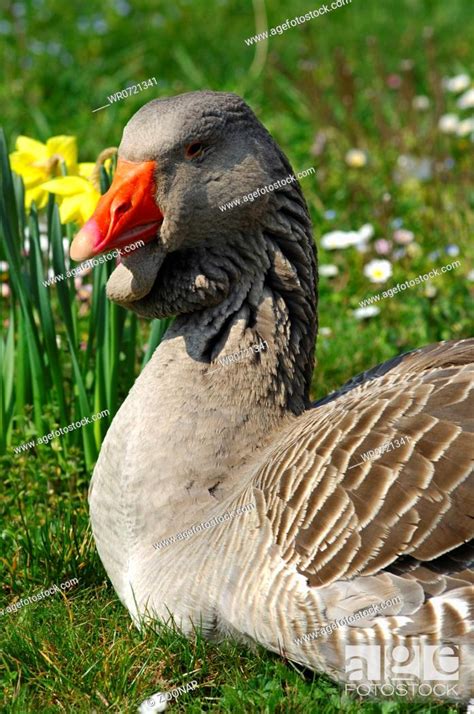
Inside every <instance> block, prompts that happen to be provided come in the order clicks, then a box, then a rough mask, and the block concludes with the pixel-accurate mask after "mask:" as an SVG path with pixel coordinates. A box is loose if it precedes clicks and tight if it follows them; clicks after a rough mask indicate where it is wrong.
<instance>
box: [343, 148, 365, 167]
mask: <svg viewBox="0 0 474 714" xmlns="http://www.w3.org/2000/svg"><path fill="white" fill-rule="evenodd" d="M346 164H347V165H348V166H350V167H351V168H352V169H361V168H362V167H363V166H365V165H366V164H367V154H366V153H365V151H362V149H349V151H348V152H347V154H346Z"/></svg>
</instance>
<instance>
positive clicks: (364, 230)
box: [357, 223, 375, 241]
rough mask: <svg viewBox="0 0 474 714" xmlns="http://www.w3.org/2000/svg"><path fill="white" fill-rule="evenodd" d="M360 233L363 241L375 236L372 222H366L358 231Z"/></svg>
mask: <svg viewBox="0 0 474 714" xmlns="http://www.w3.org/2000/svg"><path fill="white" fill-rule="evenodd" d="M357 232H358V234H359V235H360V238H361V240H362V241H366V240H370V239H371V238H373V236H374V233H375V231H374V227H373V225H372V224H371V223H364V225H363V226H362V227H361V228H359V230H358V231H357Z"/></svg>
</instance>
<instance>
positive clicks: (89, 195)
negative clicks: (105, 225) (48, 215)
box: [42, 164, 100, 225]
mask: <svg viewBox="0 0 474 714" xmlns="http://www.w3.org/2000/svg"><path fill="white" fill-rule="evenodd" d="M86 166H87V164H86ZM91 166H92V168H93V167H94V164H91ZM79 167H80V170H82V171H83V173H86V175H87V174H88V175H90V173H89V170H88V169H84V167H82V168H81V165H79ZM42 188H43V189H44V190H45V191H49V192H50V193H54V194H55V195H56V196H59V216H60V218H61V223H70V222H71V221H76V223H79V224H80V225H82V224H83V223H85V222H86V221H87V220H88V219H89V218H90V217H91V216H92V214H93V213H94V209H95V207H96V206H97V203H98V201H99V198H100V193H99V191H97V189H96V188H95V187H94V185H93V184H92V183H91V182H90V181H88V180H87V179H86V178H84V177H83V176H62V177H61V178H54V179H51V181H46V183H44V184H43V185H42Z"/></svg>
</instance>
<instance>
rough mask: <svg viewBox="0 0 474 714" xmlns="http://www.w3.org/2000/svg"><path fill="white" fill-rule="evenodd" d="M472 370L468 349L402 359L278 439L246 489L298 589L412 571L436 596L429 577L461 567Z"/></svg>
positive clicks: (472, 345) (469, 511)
mask: <svg viewBox="0 0 474 714" xmlns="http://www.w3.org/2000/svg"><path fill="white" fill-rule="evenodd" d="M473 362H474V340H462V341H457V342H447V343H441V344H438V345H433V346H429V347H426V348H423V349H420V350H416V351H414V352H411V353H408V354H406V355H403V356H401V357H398V358H396V359H395V360H392V361H390V362H387V363H385V364H382V365H380V366H379V367H376V368H374V369H373V370H370V371H369V372H366V373H364V374H362V375H360V376H359V377H356V378H354V379H353V380H351V381H350V382H348V383H347V384H346V385H344V387H342V388H341V389H340V390H339V391H338V392H336V393H334V394H332V395H330V396H329V397H327V398H326V399H324V400H322V401H321V402H319V403H316V404H315V405H314V407H313V408H312V409H310V410H309V411H308V412H305V414H304V415H302V416H301V417H299V418H298V419H296V420H295V425H294V426H293V427H292V429H291V430H290V431H288V432H286V434H285V436H284V437H282V438H281V439H280V441H279V443H278V444H277V446H276V447H275V448H274V449H273V451H272V454H271V455H270V458H268V459H267V460H266V462H265V465H264V466H262V467H261V468H260V469H259V471H258V472H257V474H256V475H255V478H254V480H253V484H252V486H253V488H254V493H255V496H256V501H257V506H258V509H259V514H260V517H261V519H262V520H261V523H262V525H266V526H270V528H271V530H272V534H273V537H272V540H273V542H274V543H275V544H276V545H277V546H278V547H279V549H280V553H281V556H282V558H283V559H284V560H285V561H286V562H287V563H288V564H289V565H292V566H293V567H296V570H297V572H298V573H300V574H302V575H304V576H305V577H306V578H307V581H308V584H309V586H311V587H315V588H320V587H322V586H325V587H326V586H328V585H330V584H331V583H333V582H335V581H336V580H337V581H340V580H346V581H347V580H352V579H354V578H357V577H359V576H375V575H377V574H379V575H380V574H382V575H383V576H384V577H387V576H388V573H394V574H403V577H406V575H405V574H406V573H413V571H414V570H415V569H417V572H418V574H419V576H420V579H421V581H423V582H424V584H425V586H426V588H427V589H429V588H430V587H431V588H432V589H434V590H436V583H435V581H436V576H435V575H434V574H435V573H438V574H443V576H444V575H449V574H453V573H461V572H462V571H464V570H465V569H466V568H467V567H468V565H469V562H470V561H471V560H472V557H473V549H472V546H470V545H469V541H470V540H471V539H472V536H473V530H474V525H473V524H474V519H473V514H474V508H473V500H474V491H473V484H472V478H471V479H470V478H469V477H470V475H471V477H472V470H473V461H474V433H473V432H474V409H473V401H472V394H473V388H474V364H473ZM387 445H390V446H387ZM381 571H384V572H383V573H381ZM409 577H412V576H411V575H410V576H409ZM458 577H460V576H458ZM397 579H398V578H397ZM463 582H464V581H463Z"/></svg>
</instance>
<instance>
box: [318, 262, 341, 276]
mask: <svg viewBox="0 0 474 714" xmlns="http://www.w3.org/2000/svg"><path fill="white" fill-rule="evenodd" d="M338 273H339V268H338V267H337V265H333V264H332V263H327V264H326V265H320V266H319V274H320V275H323V276H324V277H325V278H333V277H334V276H335V275H337V274H338Z"/></svg>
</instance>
